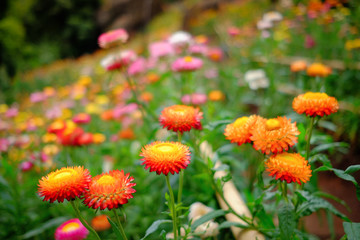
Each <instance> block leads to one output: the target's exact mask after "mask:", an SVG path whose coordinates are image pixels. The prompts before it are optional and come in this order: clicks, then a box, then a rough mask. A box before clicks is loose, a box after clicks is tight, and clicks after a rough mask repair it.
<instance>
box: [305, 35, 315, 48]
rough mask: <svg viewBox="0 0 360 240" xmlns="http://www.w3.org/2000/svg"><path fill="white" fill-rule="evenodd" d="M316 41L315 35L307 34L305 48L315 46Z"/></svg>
mask: <svg viewBox="0 0 360 240" xmlns="http://www.w3.org/2000/svg"><path fill="white" fill-rule="evenodd" d="M315 45H316V42H315V40H314V38H313V37H311V36H310V35H306V36H305V48H313V47H315Z"/></svg>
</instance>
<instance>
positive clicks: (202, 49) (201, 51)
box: [189, 44, 208, 55]
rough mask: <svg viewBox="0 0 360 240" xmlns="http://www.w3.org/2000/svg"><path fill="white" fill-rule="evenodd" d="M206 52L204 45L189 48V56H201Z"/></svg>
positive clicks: (206, 48)
mask: <svg viewBox="0 0 360 240" xmlns="http://www.w3.org/2000/svg"><path fill="white" fill-rule="evenodd" d="M207 51H208V47H207V46H206V45H204V44H194V45H191V46H190V47H189V52H190V53H191V54H202V55H205V54H206V53H207Z"/></svg>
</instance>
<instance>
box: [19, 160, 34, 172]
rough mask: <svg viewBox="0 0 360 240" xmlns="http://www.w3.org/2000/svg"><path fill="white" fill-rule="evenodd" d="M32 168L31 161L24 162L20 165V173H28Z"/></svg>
mask: <svg viewBox="0 0 360 240" xmlns="http://www.w3.org/2000/svg"><path fill="white" fill-rule="evenodd" d="M33 166H34V163H33V162H31V161H25V162H22V163H21V164H20V170H21V171H22V172H28V171H30V170H31V169H32V168H33Z"/></svg>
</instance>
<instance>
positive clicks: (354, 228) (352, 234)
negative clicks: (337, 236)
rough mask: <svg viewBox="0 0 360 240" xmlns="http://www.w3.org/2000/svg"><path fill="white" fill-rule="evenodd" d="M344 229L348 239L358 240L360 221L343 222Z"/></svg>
mask: <svg viewBox="0 0 360 240" xmlns="http://www.w3.org/2000/svg"><path fill="white" fill-rule="evenodd" d="M343 226H344V231H345V233H346V235H347V238H348V240H357V239H359V236H360V223H354V222H343Z"/></svg>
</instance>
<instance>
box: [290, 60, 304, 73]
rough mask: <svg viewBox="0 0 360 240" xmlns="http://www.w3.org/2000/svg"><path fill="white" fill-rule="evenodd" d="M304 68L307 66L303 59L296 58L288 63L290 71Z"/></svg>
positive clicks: (299, 70) (298, 70)
mask: <svg viewBox="0 0 360 240" xmlns="http://www.w3.org/2000/svg"><path fill="white" fill-rule="evenodd" d="M306 68H307V63H306V62H305V61H304V60H297V61H295V62H292V63H291V65H290V70H291V71H292V72H301V71H305V70H306Z"/></svg>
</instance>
